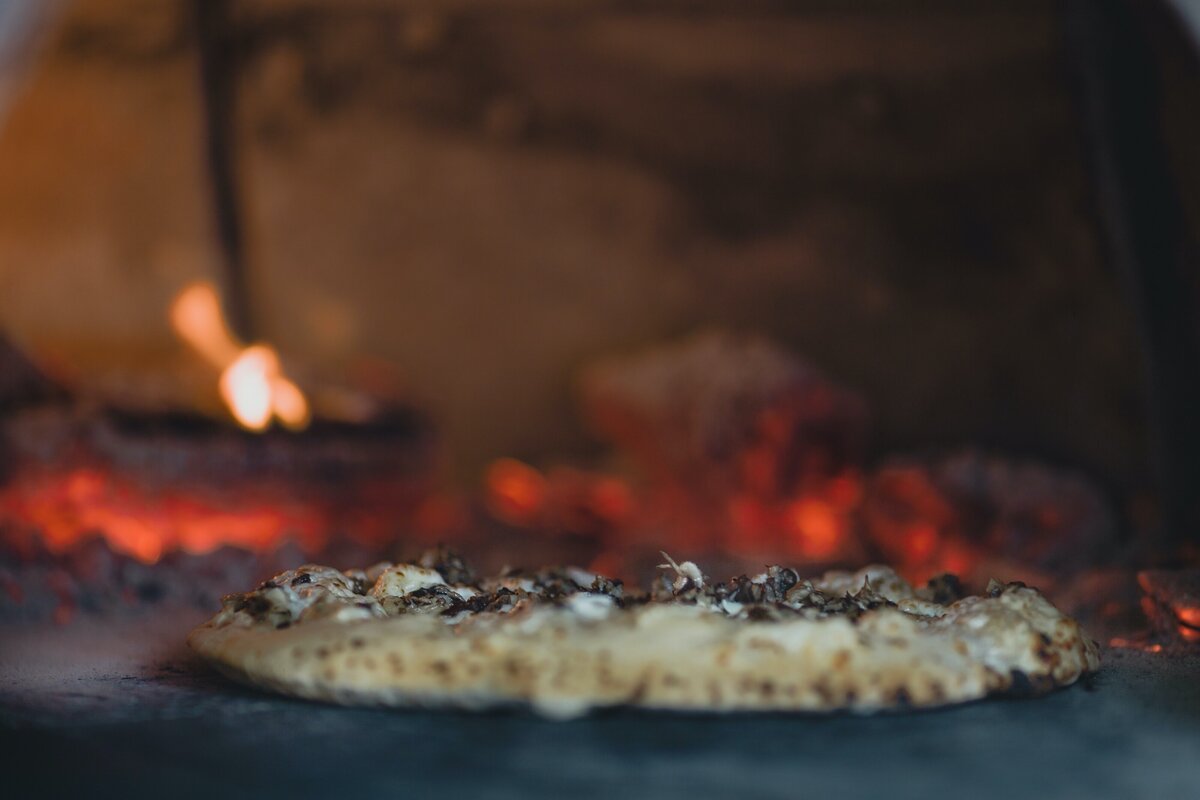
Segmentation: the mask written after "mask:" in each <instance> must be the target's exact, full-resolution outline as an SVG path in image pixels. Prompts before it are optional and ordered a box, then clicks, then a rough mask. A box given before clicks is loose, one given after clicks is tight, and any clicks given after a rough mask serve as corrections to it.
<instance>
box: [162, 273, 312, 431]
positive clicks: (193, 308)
mask: <svg viewBox="0 0 1200 800" xmlns="http://www.w3.org/2000/svg"><path fill="white" fill-rule="evenodd" d="M171 324H172V326H173V327H174V328H175V332H176V333H178V334H179V336H180V338H182V339H183V340H184V341H185V342H187V343H188V344H189V345H190V346H191V347H192V348H193V349H194V350H195V351H196V352H197V353H198V354H199V355H200V356H201V357H203V358H204V359H205V360H206V361H208V362H209V363H210V364H212V365H213V367H215V368H216V369H218V370H220V371H221V375H220V378H219V379H218V387H219V389H220V392H221V399H222V400H224V401H225V405H226V406H228V408H229V411H230V413H232V414H233V416H234V418H235V419H236V420H237V421H238V423H239V424H241V425H242V426H243V427H245V428H247V429H249V430H252V431H263V430H266V429H267V428H268V427H269V426H270V424H271V420H272V418H275V419H278V420H279V421H280V422H282V423H283V424H284V425H285V426H287V427H288V428H292V429H294V430H296V429H300V428H304V427H305V426H307V425H308V423H309V420H310V417H311V412H310V410H309V405H308V399H307V398H306V397H305V396H304V393H303V392H302V391H301V390H300V387H298V386H297V385H296V384H295V383H293V382H292V381H291V379H289V378H288V377H287V376H286V375H285V374H284V372H283V366H282V364H281V363H280V361H279V354H278V353H277V352H275V349H274V348H273V347H271V346H270V345H266V344H254V345H251V346H249V347H245V346H243V345H242V344H241V343H240V342H239V341H238V340H237V337H235V336H234V335H233V333H232V331H230V330H229V326H228V325H226V323H225V318H224V315H223V314H222V313H221V301H220V298H219V296H218V295H217V290H216V289H215V288H214V287H213V286H212V284H209V283H194V284H192V285H190V286H188V287H187V288H186V289H184V290H183V291H182V292H180V293H179V296H178V297H176V298H175V302H174V303H172V304H171Z"/></svg>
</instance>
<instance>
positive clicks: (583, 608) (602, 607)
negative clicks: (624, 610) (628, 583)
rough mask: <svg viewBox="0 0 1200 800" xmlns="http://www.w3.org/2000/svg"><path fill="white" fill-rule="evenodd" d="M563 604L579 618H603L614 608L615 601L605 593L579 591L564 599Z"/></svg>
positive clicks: (615, 606)
mask: <svg viewBox="0 0 1200 800" xmlns="http://www.w3.org/2000/svg"><path fill="white" fill-rule="evenodd" d="M563 606H564V607H565V608H566V609H567V610H568V611H570V612H571V613H572V614H575V615H576V616H578V617H580V618H581V619H605V618H606V617H608V615H609V614H611V613H612V612H613V611H614V610H615V609H616V608H617V604H616V602H615V601H614V600H613V599H612V598H611V597H609V596H608V595H606V594H592V593H591V592H580V593H579V594H573V595H571V596H570V597H568V598H567V599H566V601H564V603H563Z"/></svg>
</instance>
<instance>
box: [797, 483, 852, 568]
mask: <svg viewBox="0 0 1200 800" xmlns="http://www.w3.org/2000/svg"><path fill="white" fill-rule="evenodd" d="M787 516H788V521H789V522H790V524H791V528H792V530H793V531H794V532H795V534H796V535H797V536H798V538H799V549H800V551H801V552H802V553H803V554H804V555H805V556H806V557H808V558H817V559H822V558H831V557H832V556H834V555H836V554H837V552H838V550H839V548H840V547H841V544H842V524H841V520H840V518H839V517H838V514H837V512H836V511H835V510H834V509H833V507H832V506H831V505H830V504H829V503H828V502H826V501H825V500H823V499H821V498H816V497H806V498H803V499H801V500H797V501H796V502H794V503H792V504H791V505H790V506H789V507H788V512H787Z"/></svg>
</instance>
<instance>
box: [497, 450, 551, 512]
mask: <svg viewBox="0 0 1200 800" xmlns="http://www.w3.org/2000/svg"><path fill="white" fill-rule="evenodd" d="M484 483H485V485H486V487H487V503H488V508H489V509H490V510H491V511H492V513H493V514H495V515H496V516H497V517H498V518H499V519H502V520H504V521H505V522H509V523H512V524H515V525H527V524H529V523H531V522H533V521H534V519H535V518H536V517H537V514H538V513H539V512H540V511H541V509H542V503H543V500H544V498H545V495H546V478H545V476H543V475H542V473H540V472H538V471H537V470H536V469H534V468H533V467H531V466H529V465H528V464H523V463H521V462H520V461H517V460H516V459H513V458H501V459H498V460H497V461H494V462H492V463H491V465H489V466H488V469H487V474H486V476H485V477H484Z"/></svg>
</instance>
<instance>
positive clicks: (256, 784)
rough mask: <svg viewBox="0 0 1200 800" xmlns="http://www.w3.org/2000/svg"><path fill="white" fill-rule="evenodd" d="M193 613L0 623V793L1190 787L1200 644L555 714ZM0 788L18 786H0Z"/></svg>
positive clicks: (1199, 734)
mask: <svg viewBox="0 0 1200 800" xmlns="http://www.w3.org/2000/svg"><path fill="white" fill-rule="evenodd" d="M203 616H204V615H203V614H200V613H197V612H192V611H189V612H186V613H167V612H165V611H160V612H156V614H155V615H154V616H151V617H142V618H139V619H137V620H136V621H125V622H121V623H116V622H111V621H109V622H97V621H95V620H88V619H81V620H78V621H76V622H74V623H72V624H71V625H68V626H65V627H51V628H46V627H38V626H29V625H23V626H12V625H9V626H5V627H0V764H2V765H3V766H2V771H0V775H2V776H3V784H2V785H3V786H4V791H3V792H0V794H3V795H4V796H5V797H20V798H24V797H38V798H43V797H60V796H62V797H65V796H68V795H70V796H73V797H118V796H119V797H122V798H129V799H130V800H135V799H136V798H142V797H146V798H151V797H153V798H161V797H164V796H170V797H173V798H184V797H204V798H207V799H208V800H214V799H215V798H222V799H223V798H235V797H255V798H257V799H258V800H261V798H263V797H272V796H285V795H293V796H300V797H316V796H319V795H320V794H323V793H329V794H334V793H336V794H339V795H343V796H355V797H374V798H391V797H396V798H405V797H427V796H433V795H435V794H436V795H438V796H445V797H453V798H457V797H474V796H482V797H486V798H520V800H529V798H530V797H531V796H552V797H570V798H576V797H606V798H609V797H611V798H616V797H621V796H624V795H626V794H631V793H634V792H636V794H637V795H638V796H643V797H651V798H655V800H665V799H666V798H674V797H681V798H682V797H688V798H696V797H706V796H719V797H723V798H735V797H736V798H767V797H787V798H797V797H799V798H804V797H822V796H827V797H838V798H847V797H909V796H912V797H922V798H931V797H960V796H961V797H971V798H987V797H1004V798H1013V797H1056V798H1074V797H1079V798H1085V797H1086V798H1110V797H1111V798H1122V799H1123V800H1124V799H1125V798H1137V797H1154V798H1185V797H1197V796H1200V656H1198V655H1195V654H1193V655H1188V656H1178V655H1176V656H1167V655H1164V654H1153V653H1143V652H1139V651H1132V650H1110V651H1107V652H1106V653H1105V662H1104V668H1103V671H1102V672H1101V673H1100V675H1099V676H1098V677H1097V678H1096V679H1095V680H1094V681H1093V682H1092V684H1091V686H1090V687H1083V686H1075V687H1072V688H1070V689H1067V690H1064V691H1061V692H1058V693H1055V694H1054V695H1052V696H1050V697H1046V698H1040V699H1027V700H1012V699H1006V700H992V701H986V702H980V703H973V704H970V705H966V706H962V707H959V708H954V709H947V710H942V711H936V712H924V713H915V714H896V715H882V716H874V717H854V716H847V715H833V716H786V715H774V716H749V715H742V716H733V717H718V716H703V715H701V716H688V715H680V714H653V713H642V712H629V711H614V712H608V713H603V714H599V715H596V716H593V717H590V718H587V719H582V720H578V721H573V722H565V723H563V722H549V721H545V720H542V719H538V718H536V717H533V716H531V715H529V714H525V713H519V712H509V713H496V714H487V715H473V714H459V713H431V712H403V711H386V710H372V709H345V708H336V707H332V706H324V705H318V704H313V703H306V702H302V701H293V700H287V699H282V698H275V697H271V696H268V695H263V694H257V693H254V692H251V691H248V690H244V689H241V688H239V687H237V686H234V685H232V684H230V683H228V682H227V681H225V680H224V679H222V678H220V677H219V676H217V675H215V674H213V673H211V672H210V671H209V670H207V669H206V668H205V667H204V666H203V665H202V664H199V663H198V662H197V661H196V660H195V659H194V658H192V657H191V656H190V654H189V653H188V652H187V650H186V649H185V648H184V647H183V646H182V644H181V639H182V636H183V635H184V633H185V632H186V631H187V630H188V629H189V627H190V626H191V625H192V624H194V623H196V622H199V621H200V619H201V618H202V617H203ZM11 787H15V788H16V790H17V791H16V793H15V794H10V793H9V790H10V788H11Z"/></svg>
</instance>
